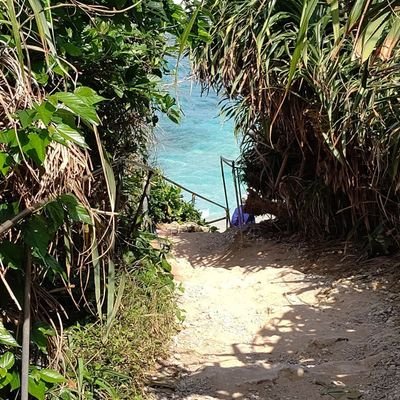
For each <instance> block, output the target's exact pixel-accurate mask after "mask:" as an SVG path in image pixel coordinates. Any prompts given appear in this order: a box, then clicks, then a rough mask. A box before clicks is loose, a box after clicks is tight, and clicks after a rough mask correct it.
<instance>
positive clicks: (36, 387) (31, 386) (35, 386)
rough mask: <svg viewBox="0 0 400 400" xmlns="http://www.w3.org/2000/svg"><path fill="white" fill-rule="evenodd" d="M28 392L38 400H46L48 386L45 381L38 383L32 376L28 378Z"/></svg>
mask: <svg viewBox="0 0 400 400" xmlns="http://www.w3.org/2000/svg"><path fill="white" fill-rule="evenodd" d="M28 392H29V394H30V395H31V396H33V397H34V398H35V399H37V400H44V399H45V395H46V384H45V383H44V382H43V381H38V382H36V381H35V379H33V377H32V376H29V377H28Z"/></svg>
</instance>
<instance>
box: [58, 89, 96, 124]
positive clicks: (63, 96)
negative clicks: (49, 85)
mask: <svg viewBox="0 0 400 400" xmlns="http://www.w3.org/2000/svg"><path fill="white" fill-rule="evenodd" d="M51 98H52V99H55V100H57V101H60V102H61V103H63V104H64V105H65V106H66V107H67V108H69V109H70V110H71V111H72V112H73V113H74V114H75V115H77V116H79V117H80V118H82V119H83V120H84V121H86V122H88V123H89V124H94V125H98V124H99V122H100V121H99V117H98V116H97V113H96V109H95V108H94V107H93V106H91V105H88V103H87V102H86V101H85V100H84V99H83V98H82V97H81V96H78V95H76V94H75V93H66V92H59V93H56V94H53V95H52V96H51Z"/></svg>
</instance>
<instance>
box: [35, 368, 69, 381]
mask: <svg viewBox="0 0 400 400" xmlns="http://www.w3.org/2000/svg"><path fill="white" fill-rule="evenodd" d="M40 378H41V379H43V380H44V381H45V382H48V383H61V382H65V378H64V377H63V376H62V375H61V374H60V373H59V372H57V371H55V370H53V369H47V368H45V369H41V370H40Z"/></svg>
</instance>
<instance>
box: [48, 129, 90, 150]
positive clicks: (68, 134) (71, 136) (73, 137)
mask: <svg viewBox="0 0 400 400" xmlns="http://www.w3.org/2000/svg"><path fill="white" fill-rule="evenodd" d="M54 128H55V131H56V132H57V133H58V134H59V135H60V136H61V137H62V138H63V139H64V140H66V141H67V142H69V141H70V142H74V143H76V144H77V145H78V146H80V147H82V148H84V149H88V148H89V146H88V145H87V144H86V142H85V138H84V137H83V136H82V135H81V134H80V133H79V132H78V131H77V130H76V129H74V128H71V127H70V126H69V125H67V124H63V123H59V124H57V125H55V126H54Z"/></svg>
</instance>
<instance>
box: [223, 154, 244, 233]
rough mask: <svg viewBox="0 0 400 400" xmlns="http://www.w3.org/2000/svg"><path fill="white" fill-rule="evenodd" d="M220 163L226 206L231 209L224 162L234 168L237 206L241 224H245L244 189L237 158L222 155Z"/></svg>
mask: <svg viewBox="0 0 400 400" xmlns="http://www.w3.org/2000/svg"><path fill="white" fill-rule="evenodd" d="M220 164H221V175H222V182H223V185H224V193H225V202H226V207H227V209H228V210H229V203H228V193H227V190H226V181H225V172H224V164H226V165H228V166H229V167H230V168H231V169H232V176H233V185H234V188H235V197H236V206H237V210H238V213H239V225H240V226H242V225H243V216H242V207H243V204H242V190H241V188H240V180H239V176H238V173H237V171H238V170H239V169H240V168H239V167H238V166H237V165H236V162H235V160H229V159H227V158H225V157H222V156H221V157H220Z"/></svg>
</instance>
